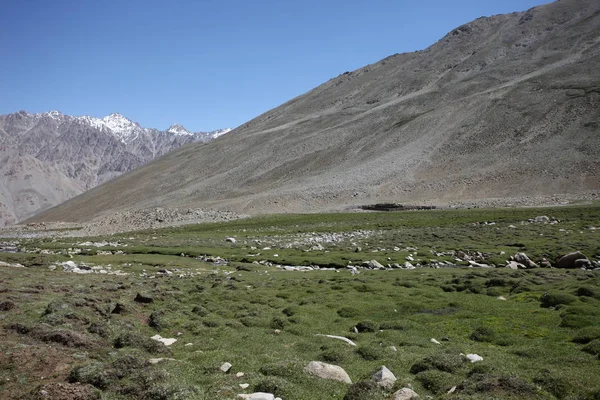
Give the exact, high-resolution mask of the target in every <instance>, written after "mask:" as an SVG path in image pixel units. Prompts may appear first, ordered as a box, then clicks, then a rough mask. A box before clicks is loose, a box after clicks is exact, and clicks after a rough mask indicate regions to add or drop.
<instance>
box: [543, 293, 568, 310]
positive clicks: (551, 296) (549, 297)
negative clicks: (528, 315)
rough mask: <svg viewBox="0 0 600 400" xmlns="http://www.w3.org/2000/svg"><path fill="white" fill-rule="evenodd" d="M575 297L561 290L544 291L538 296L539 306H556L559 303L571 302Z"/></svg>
mask: <svg viewBox="0 0 600 400" xmlns="http://www.w3.org/2000/svg"><path fill="white" fill-rule="evenodd" d="M575 301H577V297H575V296H573V295H570V294H568V293H562V292H546V293H544V294H543V295H542V297H540V302H541V306H542V307H544V308H548V307H556V306H558V305H560V304H571V303H573V302H575Z"/></svg>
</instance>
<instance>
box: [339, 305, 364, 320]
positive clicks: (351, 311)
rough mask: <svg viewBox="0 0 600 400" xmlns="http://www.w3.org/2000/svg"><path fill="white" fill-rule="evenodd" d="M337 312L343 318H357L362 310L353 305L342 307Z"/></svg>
mask: <svg viewBox="0 0 600 400" xmlns="http://www.w3.org/2000/svg"><path fill="white" fill-rule="evenodd" d="M337 313H338V315H339V316H340V317H342V318H355V317H358V316H359V315H360V311H359V310H358V309H356V308H353V307H342V308H340V309H339V310H337Z"/></svg>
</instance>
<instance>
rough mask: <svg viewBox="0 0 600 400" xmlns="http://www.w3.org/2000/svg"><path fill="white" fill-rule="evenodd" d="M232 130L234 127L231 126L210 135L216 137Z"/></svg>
mask: <svg viewBox="0 0 600 400" xmlns="http://www.w3.org/2000/svg"><path fill="white" fill-rule="evenodd" d="M232 130H233V129H231V128H225V129H217V130H216V131H213V132H210V137H211V138H213V139H216V138H218V137H219V136H223V135H224V134H226V133H229V132H231V131H232Z"/></svg>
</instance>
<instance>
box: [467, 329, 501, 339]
mask: <svg viewBox="0 0 600 400" xmlns="http://www.w3.org/2000/svg"><path fill="white" fill-rule="evenodd" d="M469 339H471V340H474V341H476V342H484V343H492V342H494V341H495V340H496V339H497V336H496V332H494V330H493V329H492V328H489V327H487V326H480V327H479V328H477V329H475V330H474V331H473V333H471V335H470V336H469Z"/></svg>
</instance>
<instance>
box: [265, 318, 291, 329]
mask: <svg viewBox="0 0 600 400" xmlns="http://www.w3.org/2000/svg"><path fill="white" fill-rule="evenodd" d="M286 324H287V322H286V320H284V319H283V318H279V317H274V318H273V319H271V322H270V323H269V328H271V329H279V330H281V329H283V328H285V326H286Z"/></svg>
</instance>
